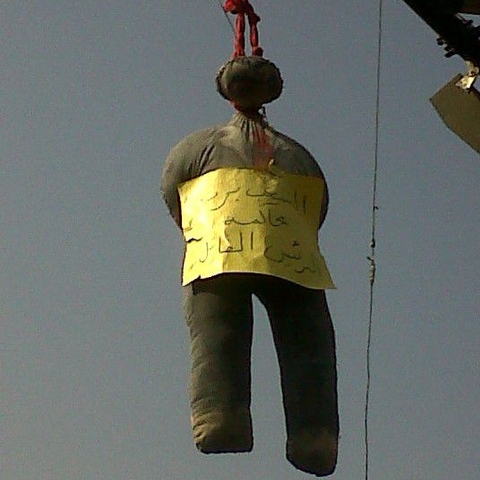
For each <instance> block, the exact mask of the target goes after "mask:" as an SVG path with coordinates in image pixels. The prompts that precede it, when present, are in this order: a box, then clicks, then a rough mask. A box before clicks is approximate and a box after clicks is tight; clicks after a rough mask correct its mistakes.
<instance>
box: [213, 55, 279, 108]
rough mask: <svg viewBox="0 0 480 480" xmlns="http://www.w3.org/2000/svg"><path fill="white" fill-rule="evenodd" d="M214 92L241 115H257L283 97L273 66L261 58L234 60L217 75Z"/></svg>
mask: <svg viewBox="0 0 480 480" xmlns="http://www.w3.org/2000/svg"><path fill="white" fill-rule="evenodd" d="M216 83H217V90H218V92H219V93H220V95H222V97H224V98H226V99H227V100H230V102H232V104H233V105H234V107H235V108H236V109H237V110H240V111H258V110H259V109H260V108H261V107H262V106H263V105H264V104H266V103H270V102H273V100H276V99H277V98H278V97H279V96H280V94H281V93H282V88H283V80H282V77H281V74H280V70H279V69H278V68H277V67H276V66H275V64H274V63H272V62H270V61H269V60H266V59H264V58H263V57H259V56H255V55H252V56H250V57H246V56H242V57H236V58H233V59H232V60H230V61H229V62H227V63H226V64H225V65H223V67H222V68H221V69H220V71H219V72H218V74H217V78H216Z"/></svg>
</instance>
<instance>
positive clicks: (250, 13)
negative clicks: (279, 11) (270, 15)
mask: <svg viewBox="0 0 480 480" xmlns="http://www.w3.org/2000/svg"><path fill="white" fill-rule="evenodd" d="M223 9H224V10H225V12H230V13H233V14H236V15H237V21H236V24H235V49H234V51H233V58H236V57H244V56H245V16H247V17H248V24H249V26H250V45H251V47H252V55H256V56H258V57H261V56H263V49H262V47H260V46H259V44H258V28H257V23H258V22H259V21H260V17H259V16H258V15H257V14H256V13H255V10H254V9H253V7H252V5H251V4H250V2H249V1H248V0H226V2H225V5H224V6H223Z"/></svg>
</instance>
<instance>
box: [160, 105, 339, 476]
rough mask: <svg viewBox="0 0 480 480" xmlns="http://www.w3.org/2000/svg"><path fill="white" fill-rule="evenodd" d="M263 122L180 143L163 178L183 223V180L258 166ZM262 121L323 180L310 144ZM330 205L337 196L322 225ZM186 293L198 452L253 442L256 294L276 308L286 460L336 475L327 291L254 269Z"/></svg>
mask: <svg viewBox="0 0 480 480" xmlns="http://www.w3.org/2000/svg"><path fill="white" fill-rule="evenodd" d="M258 121H261V120H260V118H258V119H253V120H252V119H250V118H247V117H245V116H244V115H242V114H236V115H235V116H234V117H233V118H232V120H231V121H230V122H228V123H227V124H225V125H220V126H217V127H212V128H208V129H205V130H201V131H199V132H195V133H193V134H191V135H189V136H187V137H186V138H184V139H183V140H182V141H181V142H180V143H179V144H178V145H177V146H175V147H174V148H173V149H172V151H171V152H170V154H169V156H168V158H167V161H166V164H165V167H164V171H163V175H162V191H163V195H164V198H165V202H166V203H167V205H168V207H169V209H170V212H171V214H172V216H173V218H174V219H175V221H176V223H177V224H178V225H179V226H180V225H181V212H180V206H179V199H178V193H177V186H178V185H179V184H180V183H183V182H185V181H187V180H189V179H192V178H195V177H197V176H200V175H202V174H204V173H206V172H208V171H211V170H215V169H218V168H222V167H243V168H246V167H252V162H253V160H252V159H253V157H254V155H255V151H254V150H255V145H254V142H253V141H252V132H253V130H254V129H255V122H258ZM263 126H264V128H265V132H266V134H267V135H268V139H269V142H270V144H271V146H272V148H273V158H274V164H275V166H277V167H278V168H281V169H282V170H285V171H287V172H291V173H296V174H303V175H310V176H316V177H321V178H323V174H322V172H321V170H320V168H319V166H318V164H317V163H316V161H315V160H314V158H313V157H312V156H311V155H310V154H309V153H308V152H307V151H306V150H305V149H304V148H303V147H302V146H301V145H299V144H298V143H297V142H295V141H294V140H292V139H290V138H288V137H286V136H284V135H282V134H280V133H278V132H276V131H275V130H273V129H272V128H271V127H268V126H266V125H263ZM327 207H328V195H326V196H325V201H324V204H323V207H322V211H321V212H320V216H319V227H320V225H321V223H322V222H323V219H324V217H325V214H326V211H327ZM183 290H184V291H183V293H184V313H185V317H186V320H187V324H188V327H189V330H190V341H191V362H192V369H191V380H190V381H191V386H190V394H191V408H192V426H193V433H194V439H195V443H196V445H197V447H198V448H199V450H200V451H202V452H204V453H223V452H247V451H250V450H251V449H252V446H253V435H252V421H251V417H250V386H251V377H250V375H251V374H250V351H251V344H252V327H253V313H252V296H253V295H255V296H256V297H257V298H258V299H259V300H260V301H261V302H262V304H263V305H264V306H265V308H266V310H267V313H268V317H269V320H270V324H271V328H272V332H273V336H274V341H275V348H276V350H277V356H278V360H279V365H280V373H281V385H282V394H283V400H284V411H285V416H286V426H287V458H288V459H289V461H290V462H291V463H292V464H293V465H294V466H295V467H297V468H299V469H300V470H304V471H306V472H309V473H313V474H316V475H319V476H323V475H329V474H330V473H332V471H333V470H334V468H335V465H336V459H337V445H338V430H339V426H338V411H337V376H336V358H335V338H334V330H333V326H332V321H331V318H330V313H329V311H328V306H327V302H326V298H325V292H324V291H323V290H313V289H307V288H304V287H301V286H299V285H296V284H294V283H291V282H288V281H286V280H282V279H279V278H275V277H271V276H268V275H259V274H249V273H244V274H222V275H218V276H216V277H213V278H210V279H205V280H196V281H194V282H192V283H191V284H189V285H187V286H186V287H184V289H183ZM273 376H274V375H273V373H272V377H273Z"/></svg>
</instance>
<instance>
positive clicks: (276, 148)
mask: <svg viewBox="0 0 480 480" xmlns="http://www.w3.org/2000/svg"><path fill="white" fill-rule="evenodd" d="M257 125H261V126H263V128H264V132H265V134H266V135H267V137H268V140H269V142H270V144H271V146H272V150H273V151H272V157H273V159H274V165H275V166H276V167H278V168H280V169H281V170H284V171H286V172H289V173H296V174H299V175H309V176H312V177H320V178H324V175H323V173H322V171H321V169H320V167H319V166H318V163H317V162H316V161H315V159H314V158H313V156H312V155H311V154H310V153H309V152H308V151H307V150H306V149H305V148H304V147H302V146H301V145H300V144H299V143H297V142H296V141H295V140H292V139H291V138H289V137H287V136H286V135H283V134H281V133H279V132H277V131H276V130H274V129H273V128H272V127H270V126H268V125H266V124H264V123H263V122H262V120H261V117H260V116H258V118H256V119H251V118H248V117H246V116H245V115H243V114H241V113H236V114H235V115H234V116H233V118H232V119H231V120H230V121H229V122H227V123H225V124H223V125H218V126H214V127H210V128H206V129H203V130H199V131H197V132H194V133H191V134H190V135H187V136H186V137H185V138H184V139H183V140H181V141H180V142H179V143H178V144H177V145H176V146H175V147H174V148H173V149H172V150H171V151H170V153H169V155H168V157H167V159H166V162H165V166H164V169H163V173H162V181H161V188H162V193H163V197H164V199H165V203H166V204H167V206H168V208H169V210H170V213H171V214H172V216H173V218H174V219H175V221H176V222H177V224H178V225H179V226H181V214H180V204H179V198H178V192H177V187H178V185H179V184H181V183H183V182H186V181H187V180H191V179H192V178H195V177H199V176H200V175H203V174H204V173H207V172H210V171H212V170H216V169H218V168H222V167H240V168H252V166H253V158H254V156H255V154H256V152H255V142H253V141H252V137H253V135H254V130H255V128H256V126H257ZM327 208H328V190H327V191H326V195H325V197H324V203H323V206H322V210H321V212H320V219H319V227H320V224H321V222H322V221H323V219H324V218H325V215H326V212H327Z"/></svg>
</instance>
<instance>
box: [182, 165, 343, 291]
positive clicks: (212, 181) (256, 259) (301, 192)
mask: <svg viewBox="0 0 480 480" xmlns="http://www.w3.org/2000/svg"><path fill="white" fill-rule="evenodd" d="M178 191H179V194H180V201H181V206H182V207H181V208H182V228H183V235H184V238H185V241H186V252H185V259H184V265H183V285H187V284H188V283H190V282H192V281H193V280H195V279H197V278H209V277H213V276H215V275H218V274H220V273H226V272H253V273H262V274H267V275H274V276H276V277H281V278H284V279H287V280H290V281H292V282H295V283H298V284H300V285H303V286H305V287H308V288H314V289H326V288H335V285H334V284H333V282H332V279H331V277H330V273H329V272H328V269H327V266H326V264H325V260H324V259H323V257H322V255H321V253H320V250H319V248H318V223H319V216H320V207H321V203H322V198H323V195H324V191H325V183H324V181H323V180H322V179H321V178H317V177H308V176H305V175H294V174H289V173H285V172H283V171H279V170H278V169H274V168H272V169H270V170H253V169H240V168H221V169H218V170H214V171H212V172H208V173H206V174H204V175H202V176H200V177H198V178H195V179H193V180H190V181H188V182H186V183H183V184H182V185H180V186H179V188H178Z"/></svg>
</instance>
